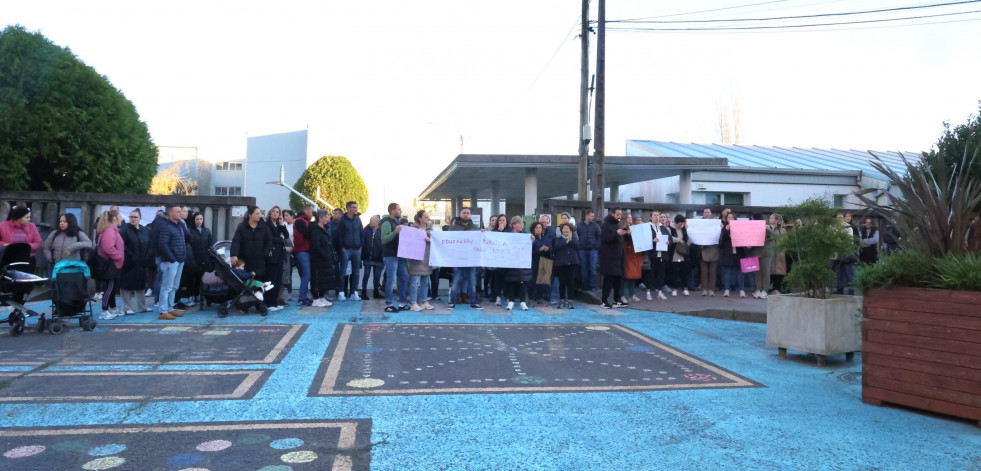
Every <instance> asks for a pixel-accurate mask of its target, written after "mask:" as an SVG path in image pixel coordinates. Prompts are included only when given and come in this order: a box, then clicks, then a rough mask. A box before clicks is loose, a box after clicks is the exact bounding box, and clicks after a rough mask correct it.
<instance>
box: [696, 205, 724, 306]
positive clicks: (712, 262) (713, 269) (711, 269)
mask: <svg viewBox="0 0 981 471" xmlns="http://www.w3.org/2000/svg"><path fill="white" fill-rule="evenodd" d="M702 219H713V217H712V208H705V210H704V211H702ZM719 225H721V222H720V223H719V224H717V226H719ZM699 248H700V249H701V253H702V259H701V261H700V263H699V268H700V269H701V286H702V296H706V295H707V296H715V286H716V277H717V275H718V272H719V244H712V245H699Z"/></svg>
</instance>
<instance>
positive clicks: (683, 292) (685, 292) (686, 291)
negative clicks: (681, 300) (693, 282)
mask: <svg viewBox="0 0 981 471" xmlns="http://www.w3.org/2000/svg"><path fill="white" fill-rule="evenodd" d="M681 294H683V295H685V296H688V295H689V294H690V293H688V290H687V289H686V290H684V291H682V292H681Z"/></svg>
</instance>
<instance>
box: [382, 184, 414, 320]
mask: <svg viewBox="0 0 981 471" xmlns="http://www.w3.org/2000/svg"><path fill="white" fill-rule="evenodd" d="M401 217H402V207H401V206H399V205H398V203H389V205H388V215H387V216H385V217H384V218H382V220H381V243H382V261H383V262H384V264H385V312H399V311H401V310H405V309H408V308H409V305H408V304H401V303H400V304H398V305H396V304H395V283H396V282H398V287H399V298H401V299H400V301H403V302H408V301H409V299H408V296H406V295H407V294H408V285H409V267H408V265H407V264H406V263H405V260H404V259H400V258H399V257H398V253H399V232H401V231H402V226H401V225H399V219H400V218H401Z"/></svg>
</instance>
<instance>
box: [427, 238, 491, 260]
mask: <svg viewBox="0 0 981 471" xmlns="http://www.w3.org/2000/svg"><path fill="white" fill-rule="evenodd" d="M482 234H483V232H476V231H442V232H438V231H433V232H432V234H430V237H431V238H432V240H433V241H432V242H431V243H430V245H429V265H430V266H434V267H479V266H480V241H481V240H482V239H483V236H482Z"/></svg>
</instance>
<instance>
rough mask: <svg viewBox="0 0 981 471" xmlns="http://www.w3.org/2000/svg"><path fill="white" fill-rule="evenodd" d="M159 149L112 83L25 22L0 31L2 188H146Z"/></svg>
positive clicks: (129, 190)
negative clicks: (31, 29)
mask: <svg viewBox="0 0 981 471" xmlns="http://www.w3.org/2000/svg"><path fill="white" fill-rule="evenodd" d="M156 170H157V150H156V147H155V146H154V145H153V142H152V140H151V139H150V133H149V131H148V130H147V127H146V124H145V123H143V122H142V121H140V117H139V114H138V113H137V112H136V108H135V107H134V106H133V103H131V102H130V101H129V100H127V99H126V97H125V96H123V94H122V93H121V92H119V90H117V89H116V88H115V87H113V86H112V84H111V83H110V82H109V80H108V79H107V78H106V77H104V76H101V75H99V74H98V73H97V72H96V71H95V70H94V69H92V68H91V67H89V66H87V65H85V64H84V63H83V62H81V61H80V60H79V59H78V58H77V57H75V55H74V54H72V53H71V51H69V50H68V49H67V48H62V47H58V46H57V45H55V44H53V43H52V42H51V41H49V40H48V39H46V38H45V37H44V36H42V35H41V34H38V33H32V32H28V31H27V30H25V29H24V28H23V27H21V26H8V27H7V28H5V29H4V30H3V31H2V32H0V188H2V189H5V190H39V191H87V192H120V193H146V192H147V190H148V189H149V187H150V180H151V179H152V178H153V176H154V174H156Z"/></svg>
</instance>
